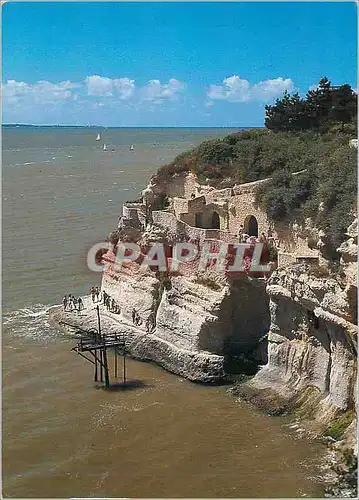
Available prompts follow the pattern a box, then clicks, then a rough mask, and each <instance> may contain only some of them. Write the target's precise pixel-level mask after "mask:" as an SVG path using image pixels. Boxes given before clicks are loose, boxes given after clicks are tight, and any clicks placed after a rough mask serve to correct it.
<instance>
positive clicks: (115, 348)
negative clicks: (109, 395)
mask: <svg viewBox="0 0 359 500" xmlns="http://www.w3.org/2000/svg"><path fill="white" fill-rule="evenodd" d="M115 340H116V342H117V334H116V337H115ZM114 351H115V378H117V346H115V347H114Z"/></svg>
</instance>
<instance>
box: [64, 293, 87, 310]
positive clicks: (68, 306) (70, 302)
mask: <svg viewBox="0 0 359 500" xmlns="http://www.w3.org/2000/svg"><path fill="white" fill-rule="evenodd" d="M62 304H63V306H64V311H81V310H82V309H84V307H85V306H84V303H83V301H82V298H81V297H77V298H76V297H75V296H74V295H71V294H70V295H69V296H67V295H65V297H64V298H63V299H62Z"/></svg>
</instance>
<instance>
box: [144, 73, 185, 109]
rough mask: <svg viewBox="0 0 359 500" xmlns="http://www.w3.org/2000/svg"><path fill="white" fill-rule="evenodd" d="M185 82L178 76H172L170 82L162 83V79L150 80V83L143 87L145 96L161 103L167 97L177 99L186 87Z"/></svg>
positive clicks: (155, 102) (156, 102)
mask: <svg viewBox="0 0 359 500" xmlns="http://www.w3.org/2000/svg"><path fill="white" fill-rule="evenodd" d="M185 87H186V86H185V84H184V83H183V82H180V81H179V80H177V79H176V78H171V79H170V80H169V81H168V83H161V81H160V80H150V81H149V82H148V85H146V86H145V87H143V88H142V89H141V91H142V95H143V98H144V99H145V100H148V101H152V102H153V103H154V104H160V103H161V102H163V101H164V100H165V99H169V100H171V99H175V98H176V97H177V96H178V95H179V94H180V93H181V92H182V91H183V90H184V89H185Z"/></svg>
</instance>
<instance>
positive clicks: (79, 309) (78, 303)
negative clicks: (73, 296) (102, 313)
mask: <svg viewBox="0 0 359 500" xmlns="http://www.w3.org/2000/svg"><path fill="white" fill-rule="evenodd" d="M77 307H78V309H77V310H78V311H81V309H83V308H84V303H83V302H82V298H81V297H79V298H78V299H77Z"/></svg>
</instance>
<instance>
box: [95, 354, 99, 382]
mask: <svg viewBox="0 0 359 500" xmlns="http://www.w3.org/2000/svg"><path fill="white" fill-rule="evenodd" d="M97 379H98V374H97V349H95V376H94V380H95V382H97Z"/></svg>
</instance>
